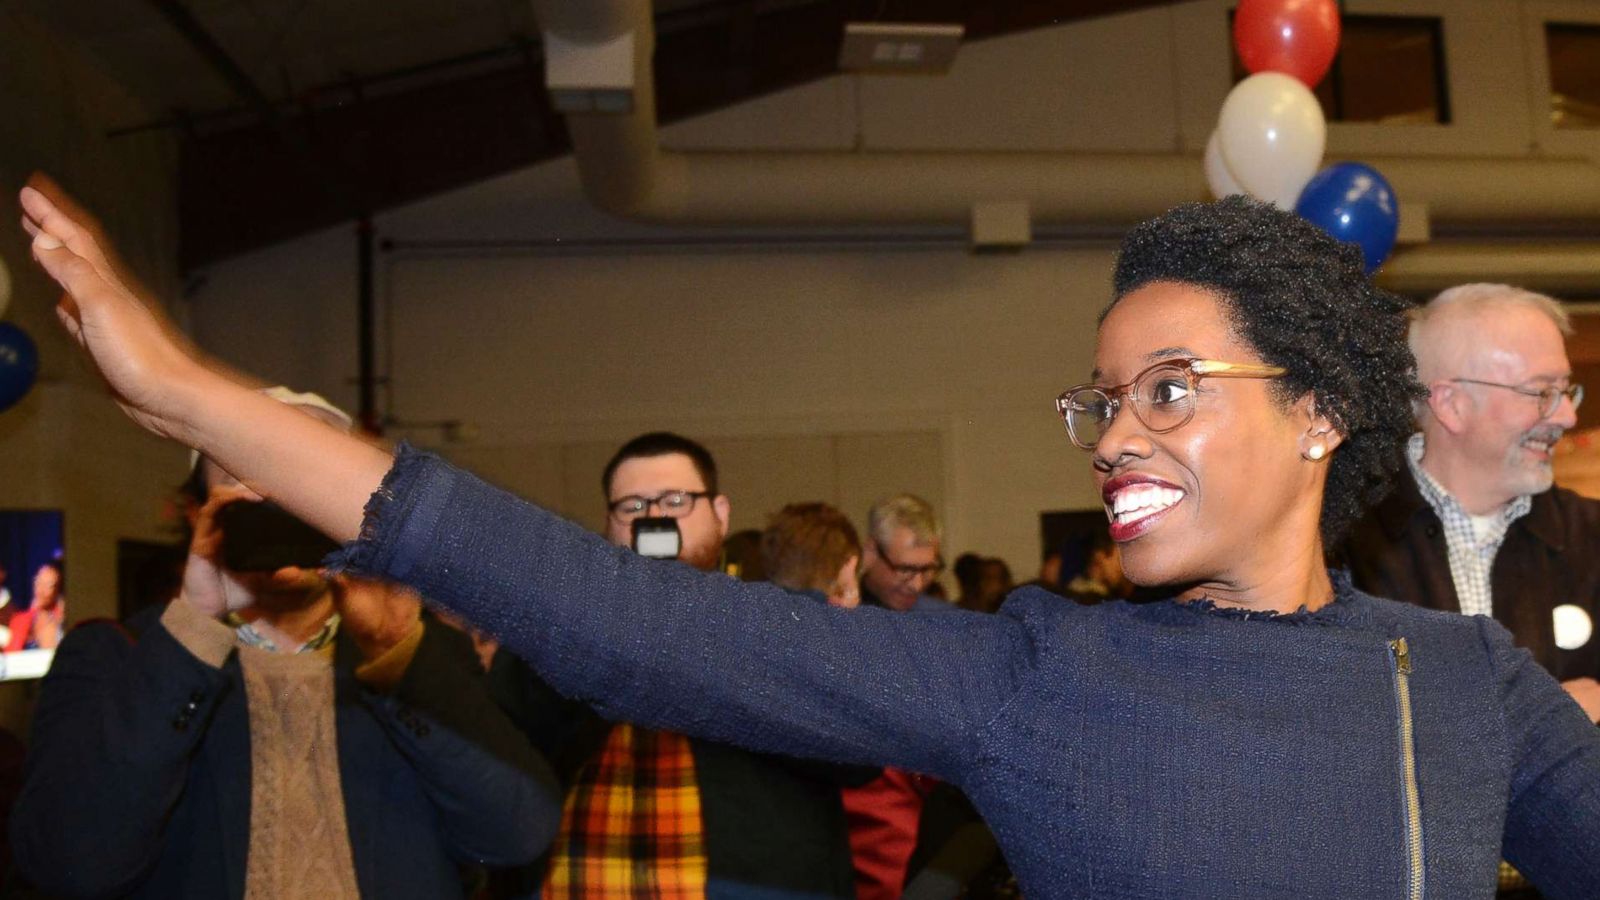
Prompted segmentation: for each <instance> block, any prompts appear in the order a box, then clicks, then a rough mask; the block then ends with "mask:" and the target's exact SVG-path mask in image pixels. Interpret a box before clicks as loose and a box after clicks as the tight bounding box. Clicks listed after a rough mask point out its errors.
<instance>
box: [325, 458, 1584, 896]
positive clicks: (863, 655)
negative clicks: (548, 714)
mask: <svg viewBox="0 0 1600 900" xmlns="http://www.w3.org/2000/svg"><path fill="white" fill-rule="evenodd" d="M361 533H362V538H361V539H360V540H359V541H356V542H353V543H351V544H349V545H347V546H346V547H345V548H344V549H343V550H342V551H341V553H340V555H339V557H338V562H339V563H340V564H342V565H347V566H350V567H352V568H354V569H356V570H358V571H366V572H370V573H373V574H380V575H385V576H387V577H392V578H402V579H405V580H407V581H408V582H410V583H412V584H413V585H414V586H416V587H417V588H418V589H420V590H422V592H423V593H424V594H426V595H427V596H429V597H430V598H432V599H433V600H435V601H436V602H439V603H441V604H444V605H446V606H449V607H451V608H453V609H454V610H455V611H457V612H459V613H460V614H461V615H462V616H463V617H465V618H466V619H467V620H468V621H471V622H473V623H475V624H477V625H479V626H480V627H483V628H486V629H488V630H489V631H491V632H492V633H494V634H497V635H499V636H500V637H501V638H502V640H503V641H504V642H505V644H506V645H507V646H508V647H510V648H511V649H512V650H513V651H515V652H516V653H517V654H518V655H520V656H522V657H523V658H525V659H527V660H528V661H529V662H530V663H531V664H532V665H533V666H534V668H535V669H536V670H537V671H539V673H540V674H541V675H542V676H543V677H544V678H545V679H546V680H547V681H548V682H549V683H550V684H551V685H552V686H554V687H555V688H556V689H557V690H561V691H565V692H568V693H570V694H573V695H577V696H582V697H583V698H584V699H585V700H587V701H589V702H591V703H593V704H595V705H596V707H597V708H598V709H599V711H600V712H602V713H603V714H605V715H607V716H610V717H613V718H618V719H623V720H626V721H632V722H636V723H639V724H642V725H647V726H651V727H657V728H668V729H673V730H677V731H681V732H685V733H690V734H694V735H697V736H699V737H701V738H704V739H707V740H716V741H722V742H728V743H737V744H741V745H743V746H746V747H749V748H750V749H752V750H755V751H758V752H775V751H779V750H781V751H783V752H787V753H793V754H795V755H806V756H815V757H818V758H825V759H832V760H837V761H841V762H853V763H860V764H878V765H898V766H901V767H903V768H906V769H910V770H912V771H919V772H926V773H928V774H930V775H933V776H935V777H937V778H940V779H943V780H945V781H948V782H950V783H953V784H955V785H956V786H957V787H959V788H961V790H962V791H963V792H964V793H965V794H966V795H967V797H968V798H969V799H971V800H972V802H973V804H974V805H975V806H976V807H977V808H978V811H979V812H980V813H982V814H983V817H984V820H985V821H987V822H988V823H989V825H990V827H991V828H993V830H994V833H995V836H996V837H997V838H998V839H999V841H1000V844H1001V846H1002V847H1003V848H1004V850H1005V853H1006V859H1007V860H1008V861H1009V862H1010V863H1011V865H1012V868H1013V869H1014V870H1015V872H1016V874H1017V877H1018V879H1019V881H1020V882H1021V886H1022V890H1023V893H1025V894H1026V895H1027V896H1028V897H1030V898H1034V900H1046V898H1056V897H1063V898H1064V897H1127V898H1132V897H1140V898H1154V897H1164V898H1180V897H1195V898H1201V897H1205V898H1214V897H1222V896H1227V897H1296V898H1305V900H1317V898H1345V897H1397V896H1406V894H1407V893H1408V892H1407V891H1406V886H1407V885H1408V884H1416V885H1419V889H1420V890H1424V891H1425V892H1426V896H1428V897H1438V898H1445V897H1448V898H1452V900H1473V898H1488V897H1491V896H1493V894H1494V890H1495V885H1496V881H1497V876H1498V870H1499V869H1498V867H1499V860H1500V858H1501V854H1502V851H1503V852H1504V855H1505V858H1506V859H1508V860H1509V861H1510V862H1512V863H1513V864H1515V865H1516V866H1517V867H1518V868H1519V869H1521V870H1522V872H1523V873H1524V874H1526V875H1527V876H1528V877H1529V878H1530V879H1531V880H1532V881H1534V882H1535V884H1536V885H1537V886H1538V887H1539V889H1540V890H1541V891H1543V892H1544V893H1545V896H1546V897H1549V898H1551V900H1566V898H1572V900H1579V898H1581V900H1593V898H1595V897H1600V852H1597V846H1596V841H1597V838H1596V835H1600V733H1597V729H1596V728H1595V727H1594V726H1593V725H1592V724H1591V723H1590V722H1589V721H1588V719H1587V718H1585V716H1584V715H1583V711H1582V710H1581V709H1579V708H1578V705H1577V704H1576V703H1574V702H1573V701H1572V699H1571V698H1570V697H1568V696H1567V695H1566V692H1565V691H1563V690H1562V689H1561V687H1560V685H1558V684H1557V683H1556V682H1555V681H1554V679H1552V678H1551V677H1550V675H1549V673H1547V672H1545V671H1544V670H1543V669H1541V668H1540V667H1539V666H1537V665H1536V664H1534V662H1533V661H1532V659H1531V657H1529V655H1528V654H1527V652H1526V651H1523V650H1518V649H1516V648H1515V647H1513V646H1512V643H1511V638H1510V635H1508V634H1507V633H1506V632H1505V630H1504V629H1503V628H1501V627H1500V626H1499V625H1496V624H1495V623H1493V622H1491V621H1488V620H1486V619H1482V618H1477V617H1467V616H1461V615H1457V614H1454V613H1448V614H1447V613H1440V612H1435V611H1432V610H1426V609H1420V608H1418V607H1415V606H1409V605H1406V604H1400V603H1392V602H1389V601H1385V600H1378V599H1375V598H1373V597H1371V596H1368V595H1366V594H1364V593H1361V592H1360V591H1357V590H1355V589H1354V588H1352V587H1351V586H1350V582H1349V579H1348V577H1346V576H1344V575H1342V574H1341V573H1335V579H1334V582H1335V589H1336V591H1337V597H1336V600H1335V602H1333V603H1330V604H1328V605H1327V606H1325V607H1323V608H1321V609H1319V610H1317V611H1316V612H1315V613H1305V612H1301V613H1297V614H1290V615H1281V616H1261V615H1256V616H1248V615H1244V614H1242V613H1241V611H1238V610H1226V609H1217V608H1214V607H1211V606H1210V605H1208V604H1205V603H1198V602H1197V603H1177V602H1172V601H1165V602H1158V603H1149V604H1145V605H1142V606H1138V605H1132V604H1127V603H1120V602H1114V603H1102V604H1099V605H1098V606H1088V607H1084V606H1078V605H1076V604H1073V603H1068V602H1063V600H1062V599H1061V598H1060V597H1057V596H1054V595H1050V594H1045V593H1043V592H1040V591H1030V590H1023V591H1018V592H1016V593H1014V594H1013V595H1012V596H1011V598H1010V599H1009V600H1008V601H1007V602H1006V604H1005V605H1004V606H1003V607H1002V608H1001V610H1000V613H999V614H998V615H980V614H977V613H969V612H966V611H962V610H957V611H955V612H949V613H943V614H940V615H909V616H908V615H904V614H901V613H891V612H886V611H884V610H877V609H865V608H863V609H854V610H847V609H837V608H834V607H829V606H820V605H818V604H816V603H813V602H811V601H809V600H806V599H804V598H798V597H795V596H793V595H791V594H788V593H787V592H784V591H782V590H780V589H777V588H773V587H771V586H769V585H761V584H750V583H744V582H739V581H735V580H733V579H731V578H727V577H724V576H720V575H706V574H703V573H700V572H696V571H693V570H691V569H689V568H688V567H686V566H682V565H679V564H676V563H663V562H661V561H659V560H650V559H645V558H643V557H640V556H637V555H636V554H633V553H631V552H629V551H627V550H624V549H622V548H618V547H613V546H611V545H609V544H607V543H606V542H605V541H604V540H602V539H601V538H599V537H598V536H597V535H594V534H591V533H589V532H587V531H585V530H584V529H582V528H580V527H579V526H577V525H574V524H572V523H570V522H567V521H565V520H563V519H560V518H559V517H557V516H555V515H553V514H551V513H549V512H546V511H545V510H542V509H540V508H538V507H536V506H533V505H531V504H528V503H526V502H523V501H520V500H518V499H516V498H514V497H512V496H511V495H509V494H506V493H505V492H503V491H500V490H498V489H496V488H493V487H491V486H489V485H487V484H485V483H484V482H482V481H480V480H479V479H476V478H474V477H472V476H471V475H469V474H467V473H465V472H462V471H460V470H458V469H455V468H453V467H451V466H450V465H449V464H448V463H445V462H443V461H441V460H439V459H438V458H436V457H433V456H430V455H427V454H422V453H417V452H415V451H411V450H409V449H404V448H403V449H402V451H401V453H400V456H399V457H398V458H397V460H396V462H395V465H394V468H393V469H392V470H391V471H390V472H389V474H388V476H387V477H386V478H385V480H384V484H383V486H382V488H381V489H380V490H378V491H377V492H375V493H374V494H373V499H372V502H371V505H370V506H369V508H368V513H367V518H366V521H365V522H364V523H363V527H362V532H361ZM1400 638H1405V641H1404V642H1403V643H1402V642H1401V641H1400ZM1152 811H1153V812H1154V814H1150V813H1151V812H1152ZM1417 879H1420V882H1419V881H1417Z"/></svg>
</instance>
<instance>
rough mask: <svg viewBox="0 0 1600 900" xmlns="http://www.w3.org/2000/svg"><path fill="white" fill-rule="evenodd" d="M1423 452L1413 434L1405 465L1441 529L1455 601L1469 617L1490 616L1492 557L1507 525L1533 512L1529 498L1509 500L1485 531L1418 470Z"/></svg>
mask: <svg viewBox="0 0 1600 900" xmlns="http://www.w3.org/2000/svg"><path fill="white" fill-rule="evenodd" d="M1425 450H1426V447H1424V446H1423V438H1422V435H1421V434H1420V433H1418V434H1413V435H1412V436H1411V440H1410V441H1409V442H1407V444H1406V464H1407V465H1409V466H1410V467H1411V475H1412V477H1413V478H1415V479H1416V481H1417V490H1418V491H1419V492H1420V493H1421V494H1422V499H1424V500H1426V501H1428V505H1429V506H1431V507H1433V511H1434V512H1435V513H1437V514H1438V516H1439V524H1440V525H1443V526H1444V541H1445V546H1446V547H1447V548H1448V549H1449V551H1450V578H1451V580H1452V581H1454V582H1455V584H1456V599H1457V600H1459V601H1460V603H1461V612H1462V613H1464V614H1466V615H1469V616H1491V615H1494V594H1493V589H1492V586H1491V584H1490V581H1489V572H1490V570H1491V569H1493V568H1494V557H1495V554H1497V553H1499V552H1500V545H1501V544H1503V543H1505V540H1506V531H1507V530H1508V529H1510V528H1511V523H1512V522H1515V521H1516V520H1518V519H1520V518H1522V517H1523V516H1525V515H1527V514H1528V510H1530V509H1532V508H1533V498H1532V497H1530V496H1528V495H1526V494H1525V495H1523V496H1521V497H1518V498H1516V499H1515V500H1512V501H1511V502H1510V503H1507V504H1506V505H1505V507H1503V508H1502V509H1501V510H1500V511H1499V512H1497V513H1493V514H1492V517H1491V518H1490V521H1489V524H1488V527H1487V528H1484V529H1482V534H1481V535H1480V533H1479V528H1478V527H1477V526H1475V525H1474V524H1473V516H1472V515H1471V514H1469V513H1468V512H1467V511H1466V510H1465V509H1462V508H1461V504H1460V503H1457V502H1456V499H1455V498H1454V497H1452V496H1450V493H1449V492H1448V491H1446V490H1445V489H1444V488H1443V487H1441V486H1440V485H1439V482H1437V481H1434V480H1433V476H1431V475H1429V474H1428V473H1427V472H1424V471H1423V470H1422V454H1423V452H1424V451H1425Z"/></svg>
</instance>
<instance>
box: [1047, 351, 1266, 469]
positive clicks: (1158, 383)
mask: <svg viewBox="0 0 1600 900" xmlns="http://www.w3.org/2000/svg"><path fill="white" fill-rule="evenodd" d="M1287 372H1288V370H1287V369H1284V368H1283V367H1281V366H1267V365H1261V364H1258V363H1230V362H1223V361H1222V360H1218V359H1192V358H1191V359H1168V360H1162V361H1161V362H1158V363H1156V364H1155V365H1153V366H1151V367H1150V368H1148V369H1145V370H1144V371H1143V372H1140V373H1139V374H1138V375H1136V376H1134V379H1133V380H1132V381H1130V382H1128V383H1127V384H1120V385H1117V386H1115V387H1101V386H1100V385H1097V384H1080V385H1078V386H1077V387H1072V388H1068V389H1067V390H1065V391H1063V392H1062V394H1061V396H1059V397H1057V398H1056V412H1058V413H1060V414H1061V420H1062V422H1063V423H1065V424H1066V426H1067V437H1069V438H1071V439H1072V443H1073V444H1074V445H1076V446H1077V447H1079V448H1080V449H1083V450H1093V449H1094V448H1095V447H1096V446H1097V445H1099V443H1100V439H1101V438H1103V437H1105V433H1106V432H1107V431H1108V430H1110V428H1111V423H1112V422H1113V421H1115V420H1116V417H1117V412H1118V411H1119V410H1121V408H1122V403H1123V398H1125V397H1126V398H1129V399H1131V400H1132V406H1133V414H1134V416H1136V417H1137V418H1138V419H1139V421H1140V422H1142V423H1144V426H1145V427H1146V428H1148V429H1150V430H1151V431H1153V432H1155V433H1157V434H1162V433H1165V432H1168V431H1173V430H1176V429H1178V428H1182V427H1183V426H1185V425H1187V424H1189V420H1190V419H1193V418H1194V408H1195V390H1196V388H1197V387H1198V385H1199V383H1200V379H1202V378H1279V377H1281V376H1283V375H1284V374H1286V373H1287Z"/></svg>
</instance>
